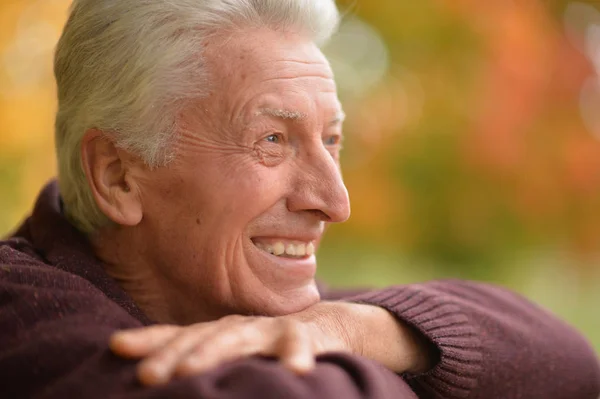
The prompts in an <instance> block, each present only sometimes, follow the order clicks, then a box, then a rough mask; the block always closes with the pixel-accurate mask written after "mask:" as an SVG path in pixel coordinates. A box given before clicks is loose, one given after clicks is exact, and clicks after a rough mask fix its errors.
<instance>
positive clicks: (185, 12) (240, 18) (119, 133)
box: [54, 0, 339, 233]
mask: <svg viewBox="0 0 600 399" xmlns="http://www.w3.org/2000/svg"><path fill="white" fill-rule="evenodd" d="M338 23H339V13H338V10H337V8H336V6H335V1H334V0H74V1H73V4H72V6H71V11H70V15H69V19H68V21H67V23H66V25H65V28H64V31H63V33H62V36H61V38H60V40H59V42H58V46H57V49H56V56H55V64H54V74H55V77H56V82H57V86H58V112H57V115H56V151H57V157H58V169H59V170H58V180H59V186H60V191H61V196H62V199H63V202H64V206H65V212H66V214H67V217H68V218H69V220H70V221H71V222H72V223H73V224H74V225H75V226H77V227H78V228H79V229H80V230H82V231H84V232H86V233H91V232H93V231H95V230H97V229H98V228H100V227H102V226H105V225H107V224H109V223H110V221H109V219H108V218H107V217H106V216H105V215H104V214H103V213H102V212H101V211H100V209H99V208H98V206H97V205H96V203H95V201H94V198H93V196H92V193H91V189H90V187H89V185H88V183H87V180H86V177H85V173H84V171H83V167H82V162H81V148H80V147H81V141H82V138H83V136H84V134H85V132H86V131H87V130H88V129H90V128H97V129H99V130H102V131H105V132H109V133H110V134H111V135H112V136H113V138H114V140H115V143H116V145H117V146H118V147H119V148H123V149H125V150H128V151H130V152H132V153H134V154H136V155H138V156H139V157H140V158H141V159H143V160H144V162H145V163H146V164H147V165H148V166H150V167H153V168H155V167H160V166H164V165H166V164H167V163H168V161H169V160H170V159H171V158H172V157H173V154H172V152H171V151H170V149H171V147H172V145H171V144H172V141H173V139H174V137H175V134H176V133H177V125H176V116H177V114H178V112H179V111H180V110H181V109H182V107H183V105H184V104H185V103H186V101H189V100H190V99H193V98H199V97H201V96H203V94H204V93H206V88H207V86H208V84H209V83H210V81H209V76H207V75H208V74H207V71H206V68H205V65H204V62H203V60H202V56H201V53H200V49H201V48H202V45H203V43H204V42H205V40H206V39H207V38H208V37H209V34H210V33H211V32H215V31H216V32H219V31H221V30H224V29H227V30H231V29H242V28H245V27H260V26H265V27H269V28H272V29H276V30H278V29H281V30H288V29H294V30H295V31H298V32H301V33H302V34H305V35H307V37H308V38H309V39H310V40H312V41H314V42H315V43H316V44H317V45H322V44H323V43H325V42H326V41H327V40H328V39H329V38H330V37H331V35H332V34H333V32H334V31H335V30H336V28H337V25H338Z"/></svg>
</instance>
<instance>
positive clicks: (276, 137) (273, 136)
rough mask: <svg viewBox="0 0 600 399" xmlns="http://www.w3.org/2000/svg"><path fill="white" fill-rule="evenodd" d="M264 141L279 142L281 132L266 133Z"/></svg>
mask: <svg viewBox="0 0 600 399" xmlns="http://www.w3.org/2000/svg"><path fill="white" fill-rule="evenodd" d="M264 140H265V141H268V142H269V143H275V144H277V143H281V141H282V138H281V134H279V133H273V134H270V135H268V136H267V137H265V138H264Z"/></svg>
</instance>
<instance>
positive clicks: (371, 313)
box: [317, 302, 439, 374]
mask: <svg viewBox="0 0 600 399" xmlns="http://www.w3.org/2000/svg"><path fill="white" fill-rule="evenodd" d="M317 307H318V309H319V311H320V312H322V314H323V318H322V319H325V318H327V319H333V323H335V324H337V326H336V327H337V329H338V330H340V331H345V332H346V333H347V336H346V337H345V339H346V341H347V342H348V344H349V348H350V349H351V351H352V352H353V353H356V354H358V355H361V356H363V357H365V358H367V359H371V360H374V361H376V362H378V363H379V364H381V365H383V366H385V367H386V368H388V369H389V370H391V371H394V372H396V373H404V372H409V373H414V374H419V373H423V372H426V371H428V370H430V369H431V368H432V367H433V366H434V365H435V364H436V363H437V361H438V359H439V353H438V350H437V348H436V346H435V345H434V344H433V343H432V342H431V341H429V340H428V339H427V338H426V337H425V336H424V335H423V334H421V333H420V332H419V331H417V330H416V329H414V328H412V327H411V326H409V325H408V324H406V323H405V322H403V321H401V320H399V319H398V318H397V317H396V316H394V315H393V314H392V313H390V312H389V311H387V310H385V309H384V308H382V307H379V306H372V305H366V304H357V303H350V302H321V303H320V304H318V305H317ZM328 322H329V323H330V322H331V321H328Z"/></svg>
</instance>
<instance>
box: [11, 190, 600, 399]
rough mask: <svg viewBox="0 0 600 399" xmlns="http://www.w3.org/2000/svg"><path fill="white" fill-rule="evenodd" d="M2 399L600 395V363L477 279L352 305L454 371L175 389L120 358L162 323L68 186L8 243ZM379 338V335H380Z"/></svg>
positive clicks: (347, 366)
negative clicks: (109, 263) (389, 319)
mask: <svg viewBox="0 0 600 399" xmlns="http://www.w3.org/2000/svg"><path fill="white" fill-rule="evenodd" d="M0 264H4V265H5V266H1V267H0V398H11V399H17V398H30V397H35V398H57V399H58V398H60V399H64V398H85V399H94V398H98V399H104V398H109V397H111V398H112V397H114V398H163V397H168V398H198V399H208V398H215V399H216V398H219V399H220V398H223V399H225V398H227V399H244V398H289V399H309V398H311V399H312V398H315V399H319V398H348V399H358V398H369V399H383V398H390V399H391V398H397V399H415V398H449V399H454V398H456V399H458V398H469V399H496V398H498V399H517V398H521V399H536V398H539V399H597V398H598V395H599V394H600V369H599V366H598V360H597V358H596V356H595V354H594V352H593V351H592V349H591V348H590V346H589V345H588V343H587V342H586V341H585V339H584V338H582V336H581V335H579V334H578V333H577V332H576V331H574V330H573V329H572V328H570V327H569V326H567V325H566V324H565V323H563V322H561V321H559V320H557V319H556V318H554V317H553V316H552V315H550V314H549V313H547V312H545V311H544V310H542V309H540V308H539V307H537V306H535V305H533V304H531V303H529V302H528V301H526V300H525V299H523V298H521V297H519V296H518V295H515V294H513V293H511V292H509V291H507V290H504V289H502V288H498V287H493V286H489V285H484V284H478V283H470V282H465V281H436V282H429V283H424V284H415V285H406V286H396V287H391V288H387V289H383V290H378V291H368V292H362V293H360V294H353V295H352V296H347V295H344V294H343V293H339V292H337V293H336V292H323V298H324V299H344V300H347V301H354V302H362V303H368V304H372V305H378V306H382V307H384V308H386V309H388V310H389V311H391V312H392V313H394V314H395V315H396V316H397V317H398V318H399V319H401V320H403V321H404V322H406V323H409V324H411V325H413V326H414V327H416V328H417V329H418V330H419V331H421V332H422V333H423V334H424V335H425V336H426V337H428V338H429V339H430V340H431V341H432V342H433V343H435V345H436V346H437V347H438V348H439V351H440V354H441V356H440V361H439V362H438V364H437V365H436V366H435V368H433V369H432V370H431V371H430V372H428V373H426V374H423V375H397V374H394V373H392V372H391V371H389V370H387V369H385V368H384V367H382V366H380V365H378V364H376V363H374V362H372V361H370V360H367V359H364V358H361V357H359V356H353V355H348V354H336V353H332V354H329V355H326V356H321V357H320V358H319V361H318V364H317V367H316V370H315V371H314V372H312V373H310V374H309V375H306V376H296V375H293V374H292V373H290V372H288V371H287V370H286V369H284V368H283V367H282V366H281V365H280V364H279V363H278V362H277V361H275V360H272V359H265V358H260V357H252V358H248V359H244V360H239V361H235V362H232V363H229V364H227V365H224V366H221V367H219V368H217V369H215V370H213V371H210V372H208V373H205V374H202V375H198V376H195V377H190V378H185V379H179V380H176V381H173V382H171V383H169V384H167V385H165V386H162V387H142V386H140V385H139V384H138V383H137V382H136V378H135V366H136V365H135V362H134V361H129V360H124V359H120V358H118V357H116V356H114V355H112V354H111V352H110V351H109V349H108V345H107V343H108V339H109V336H110V335H111V334H112V333H113V332H114V331H116V330H119V329H123V328H131V327H140V326H144V325H149V324H151V323H152V321H151V320H149V319H148V318H147V317H146V316H145V315H144V314H143V313H142V311H141V310H140V309H139V308H138V307H137V306H136V304H135V303H134V302H133V301H132V300H131V298H130V297H128V295H127V294H126V293H125V292H124V291H123V290H122V289H121V288H120V287H119V286H118V285H117V284H116V283H115V282H114V281H113V280H112V279H111V278H110V277H109V276H108V275H107V274H106V273H104V271H103V268H102V265H101V264H100V263H99V261H98V260H97V259H96V258H95V257H94V256H93V254H92V252H91V250H90V247H89V245H88V243H87V242H86V239H85V237H84V236H83V235H81V234H80V233H79V232H78V231H77V230H75V229H74V228H73V227H72V226H71V225H70V224H69V223H68V222H67V221H66V220H65V219H64V218H63V216H62V213H61V211H60V199H59V195H58V190H57V187H56V184H55V183H51V184H50V185H49V186H47V187H46V188H45V189H44V190H43V191H42V193H41V195H40V197H39V199H38V201H37V204H36V206H35V209H34V211H33V214H32V216H31V217H29V218H28V219H27V220H26V221H25V223H24V224H23V225H22V226H21V227H20V228H19V230H18V231H17V233H16V234H15V235H14V236H12V237H10V238H8V239H7V240H6V241H0ZM373 339H377V337H373Z"/></svg>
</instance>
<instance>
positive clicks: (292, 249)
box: [285, 244, 296, 256]
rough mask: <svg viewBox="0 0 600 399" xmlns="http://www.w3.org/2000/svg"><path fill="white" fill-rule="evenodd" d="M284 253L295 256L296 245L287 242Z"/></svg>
mask: <svg viewBox="0 0 600 399" xmlns="http://www.w3.org/2000/svg"><path fill="white" fill-rule="evenodd" d="M285 254H286V255H290V256H295V255H296V247H295V246H294V245H292V244H289V245H288V246H287V247H286V248H285Z"/></svg>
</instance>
